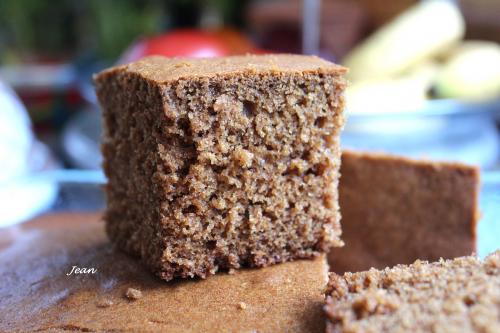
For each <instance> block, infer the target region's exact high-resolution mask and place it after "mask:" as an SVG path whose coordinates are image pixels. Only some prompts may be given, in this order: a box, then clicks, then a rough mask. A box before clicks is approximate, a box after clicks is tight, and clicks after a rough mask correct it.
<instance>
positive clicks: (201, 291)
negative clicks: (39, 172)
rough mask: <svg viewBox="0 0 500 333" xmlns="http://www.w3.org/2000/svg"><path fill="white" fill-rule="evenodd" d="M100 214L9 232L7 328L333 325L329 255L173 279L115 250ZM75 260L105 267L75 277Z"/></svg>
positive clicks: (5, 250)
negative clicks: (327, 303) (328, 318)
mask: <svg viewBox="0 0 500 333" xmlns="http://www.w3.org/2000/svg"><path fill="white" fill-rule="evenodd" d="M99 220H100V215H97V214H80V215H76V214H74V215H68V214H62V215H53V216H47V217H45V218H41V219H38V220H36V221H34V222H29V223H27V224H25V225H22V226H18V227H13V228H10V229H5V230H2V231H0V279H1V280H2V283H1V284H0V309H1V312H2V320H0V331H2V332H6V331H9V332H13V331H14V332H15V331H23V332H26V331H35V330H49V331H50V330H54V331H61V330H75V331H86V330H89V331H100V332H101V331H106V332H107V331H120V332H122V331H133V332H202V331H203V332H220V331H233V332H234V331H248V332H250V331H253V330H255V331H258V332H282V331H285V330H288V331H290V332H321V331H323V330H324V320H323V314H322V311H321V308H322V305H323V302H324V287H325V285H326V283H327V271H328V266H327V265H326V260H325V258H324V257H321V258H317V259H315V260H302V261H295V262H290V263H285V264H281V265H275V266H272V267H267V268H263V269H249V270H237V271H235V272H234V274H218V275H215V276H212V277H210V278H207V279H206V280H184V281H173V282H168V283H167V282H164V281H162V280H160V279H158V278H156V277H155V276H153V275H152V274H150V273H149V272H148V271H147V270H146V269H145V267H142V266H141V264H140V263H138V262H137V261H136V260H134V259H132V258H130V257H128V256H126V255H125V254H123V253H120V252H116V251H115V250H114V248H113V247H112V246H111V245H110V244H109V242H108V240H107V239H106V236H105V232H104V225H103V223H102V222H101V221H99ZM34 249H36V250H34ZM73 266H78V268H80V269H81V268H84V267H85V268H87V269H90V268H95V269H97V272H96V273H94V274H92V273H86V274H85V273H82V274H75V272H74V271H73V273H72V274H70V275H67V274H68V273H70V272H71V271H72V270H73Z"/></svg>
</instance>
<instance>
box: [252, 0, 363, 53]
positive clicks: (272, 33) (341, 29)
mask: <svg viewBox="0 0 500 333" xmlns="http://www.w3.org/2000/svg"><path fill="white" fill-rule="evenodd" d="M302 9H303V1H300V0H289V1H287V0H282V1H255V2H253V3H252V4H251V5H250V6H249V10H248V13H247V18H248V25H249V27H250V28H251V29H252V30H253V31H255V33H256V34H257V35H258V37H259V38H260V44H261V46H262V47H264V48H266V49H270V50H274V51H280V52H294V53H300V52H301V50H302V40H301V32H302V29H301V26H302V18H303V15H302ZM320 12H321V20H320V21H321V22H320V54H321V55H322V56H324V57H327V58H330V59H331V58H337V59H338V58H341V57H342V56H343V55H344V54H345V53H346V52H347V51H348V50H349V49H351V48H352V47H353V46H354V45H355V44H356V43H357V42H358V41H359V40H360V39H361V38H362V36H363V35H364V34H365V29H366V24H367V16H366V12H365V10H364V9H363V7H362V6H361V5H360V3H359V2H358V1H350V0H323V1H321V4H320Z"/></svg>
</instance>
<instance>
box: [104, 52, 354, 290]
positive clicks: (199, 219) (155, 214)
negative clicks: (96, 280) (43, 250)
mask: <svg viewBox="0 0 500 333" xmlns="http://www.w3.org/2000/svg"><path fill="white" fill-rule="evenodd" d="M345 72H346V70H345V69H344V68H343V67H340V66H337V65H335V64H332V63H329V62H327V61H324V60H321V59H319V58H317V57H309V56H296V55H266V56H239V57H227V58H215V59H172V58H163V57H150V58H145V59H143V60H141V61H139V62H136V63H132V64H129V65H124V66H120V67H115V68H111V69H109V70H106V71H104V72H102V73H100V74H99V75H97V76H96V77H95V85H96V91H97V95H98V98H99V101H100V104H101V106H102V109H103V118H104V128H105V135H104V138H103V144H102V150H103V154H104V170H105V173H106V175H107V177H108V184H107V186H106V192H107V211H106V214H105V220H106V223H107V226H106V228H107V233H108V235H109V237H110V238H111V240H112V241H114V242H115V243H117V244H118V245H119V247H121V248H122V249H124V250H125V251H127V252H129V253H132V254H135V255H137V256H139V257H140V258H142V260H143V261H144V262H145V263H146V264H147V265H148V266H149V267H150V268H151V269H152V270H153V271H154V272H155V273H156V274H157V275H158V276H160V277H161V278H163V279H165V280H170V279H172V278H174V277H193V276H199V277H206V276H207V275H208V274H214V273H215V272H216V271H217V270H219V269H230V268H239V267H240V266H256V267H260V266H267V265H270V264H274V263H279V262H284V261H288V260H292V259H298V258H310V257H314V256H317V255H318V254H320V253H321V252H324V251H327V250H328V249H330V248H331V247H332V246H340V245H342V242H341V241H340V239H339V235H340V233H341V231H340V225H339V212H338V202H337V201H338V200H337V199H338V194H337V183H338V175H339V174H338V169H339V166H340V151H339V141H338V137H339V132H340V130H341V128H342V126H343V122H344V117H343V107H344V99H343V91H344V88H345V81H344V79H343V75H344V74H345Z"/></svg>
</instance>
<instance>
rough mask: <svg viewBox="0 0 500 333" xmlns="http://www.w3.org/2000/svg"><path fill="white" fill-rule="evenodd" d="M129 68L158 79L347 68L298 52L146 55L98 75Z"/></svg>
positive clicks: (324, 71) (130, 70) (146, 76)
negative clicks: (184, 55) (176, 56)
mask: <svg viewBox="0 0 500 333" xmlns="http://www.w3.org/2000/svg"><path fill="white" fill-rule="evenodd" d="M116 71H120V72H121V71H125V72H129V73H135V74H139V75H141V76H142V77H144V78H146V79H148V80H152V81H155V82H158V83H168V82H172V81H175V80H179V79H184V78H194V77H212V76H217V75H220V76H224V75H228V76H230V75H236V74H242V73H249V74H250V73H253V74H258V73H270V72H272V73H304V72H311V73H333V74H338V75H343V74H345V73H346V72H347V69H346V68H344V67H342V66H340V65H336V64H334V63H331V62H328V61H326V60H323V59H321V58H318V57H316V56H305V55H295V54H269V55H245V56H229V57H218V58H167V57H162V56H150V57H145V58H143V59H141V60H139V61H136V62H134V63H130V64H127V65H122V66H117V67H112V68H110V69H107V70H105V71H103V72H101V73H100V74H98V75H97V76H96V78H99V77H100V75H106V74H110V73H114V72H116Z"/></svg>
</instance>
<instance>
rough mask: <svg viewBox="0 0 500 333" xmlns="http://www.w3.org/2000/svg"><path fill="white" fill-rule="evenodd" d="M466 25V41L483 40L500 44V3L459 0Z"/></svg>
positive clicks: (492, 0) (490, 0)
mask: <svg viewBox="0 0 500 333" xmlns="http://www.w3.org/2000/svg"><path fill="white" fill-rule="evenodd" d="M458 3H459V4H460V8H461V9H462V12H463V14H464V17H465V22H466V24H467V32H466V36H465V37H466V38H467V39H485V40H492V41H496V42H499V43H500V1H498V0H459V1H458Z"/></svg>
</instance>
